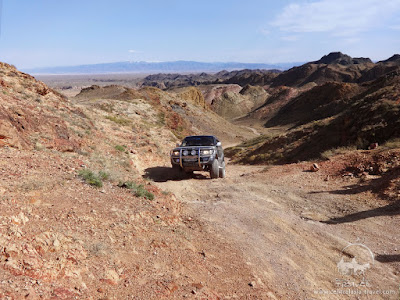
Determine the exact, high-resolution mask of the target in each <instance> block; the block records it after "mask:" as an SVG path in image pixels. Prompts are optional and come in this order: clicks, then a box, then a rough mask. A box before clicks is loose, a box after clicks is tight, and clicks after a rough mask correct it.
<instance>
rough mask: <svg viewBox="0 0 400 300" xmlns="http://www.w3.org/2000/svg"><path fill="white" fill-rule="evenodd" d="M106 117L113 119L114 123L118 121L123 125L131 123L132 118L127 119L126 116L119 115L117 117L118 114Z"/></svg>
mask: <svg viewBox="0 0 400 300" xmlns="http://www.w3.org/2000/svg"><path fill="white" fill-rule="evenodd" d="M106 119H108V120H110V121H113V122H114V123H117V124H119V125H123V126H126V125H129V124H131V121H130V120H127V119H124V118H119V117H116V116H106Z"/></svg>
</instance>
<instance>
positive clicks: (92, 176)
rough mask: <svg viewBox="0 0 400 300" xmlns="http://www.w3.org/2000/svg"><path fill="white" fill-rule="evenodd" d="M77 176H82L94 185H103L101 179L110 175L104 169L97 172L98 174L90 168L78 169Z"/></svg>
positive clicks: (105, 178)
mask: <svg viewBox="0 0 400 300" xmlns="http://www.w3.org/2000/svg"><path fill="white" fill-rule="evenodd" d="M79 176H80V177H82V179H83V180H84V181H85V182H86V183H87V184H90V185H93V186H96V187H102V186H103V181H104V180H107V179H108V178H109V177H110V176H109V174H108V173H106V172H104V171H100V172H98V174H96V173H94V172H93V171H91V170H87V169H84V170H80V171H79Z"/></svg>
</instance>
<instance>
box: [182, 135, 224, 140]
mask: <svg viewBox="0 0 400 300" xmlns="http://www.w3.org/2000/svg"><path fill="white" fill-rule="evenodd" d="M191 137H213V138H215V139H216V138H217V137H216V136H215V135H189V136H187V137H185V139H186V138H191Z"/></svg>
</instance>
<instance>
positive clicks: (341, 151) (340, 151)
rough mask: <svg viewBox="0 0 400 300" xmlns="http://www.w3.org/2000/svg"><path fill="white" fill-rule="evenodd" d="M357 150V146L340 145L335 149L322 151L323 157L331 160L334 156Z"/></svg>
mask: <svg viewBox="0 0 400 300" xmlns="http://www.w3.org/2000/svg"><path fill="white" fill-rule="evenodd" d="M355 150H357V147H356V146H348V147H338V148H335V149H329V150H326V151H324V152H322V153H321V158H323V159H326V160H329V159H330V158H331V157H332V156H335V155H339V154H345V153H348V152H351V151H355Z"/></svg>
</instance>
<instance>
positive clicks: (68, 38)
mask: <svg viewBox="0 0 400 300" xmlns="http://www.w3.org/2000/svg"><path fill="white" fill-rule="evenodd" d="M0 3H1V4H2V5H1V8H2V9H1V20H0V21H1V29H0V31H1V32H0V61H4V62H7V63H10V64H14V65H16V66H17V67H18V68H20V69H21V68H22V69H23V68H35V67H50V66H71V65H81V64H95V63H106V62H118V61H175V60H193V61H202V62H250V63H251V62H254V63H255V62H257V63H284V62H306V61H312V60H318V59H319V58H321V57H322V56H323V55H326V54H328V53H330V52H333V51H341V52H343V53H345V54H348V55H350V56H352V57H369V58H371V59H373V60H383V59H387V58H389V57H390V56H392V55H393V54H395V53H400V0H362V1H354V0H298V1H295V0H246V1H244V0H212V1H211V0H197V1H194V0H146V1H143V0H140V1H136V0H131V1H128V0H112V1H105V0H80V1H77V0H68V1H65V0H34V1H32V0H0Z"/></svg>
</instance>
